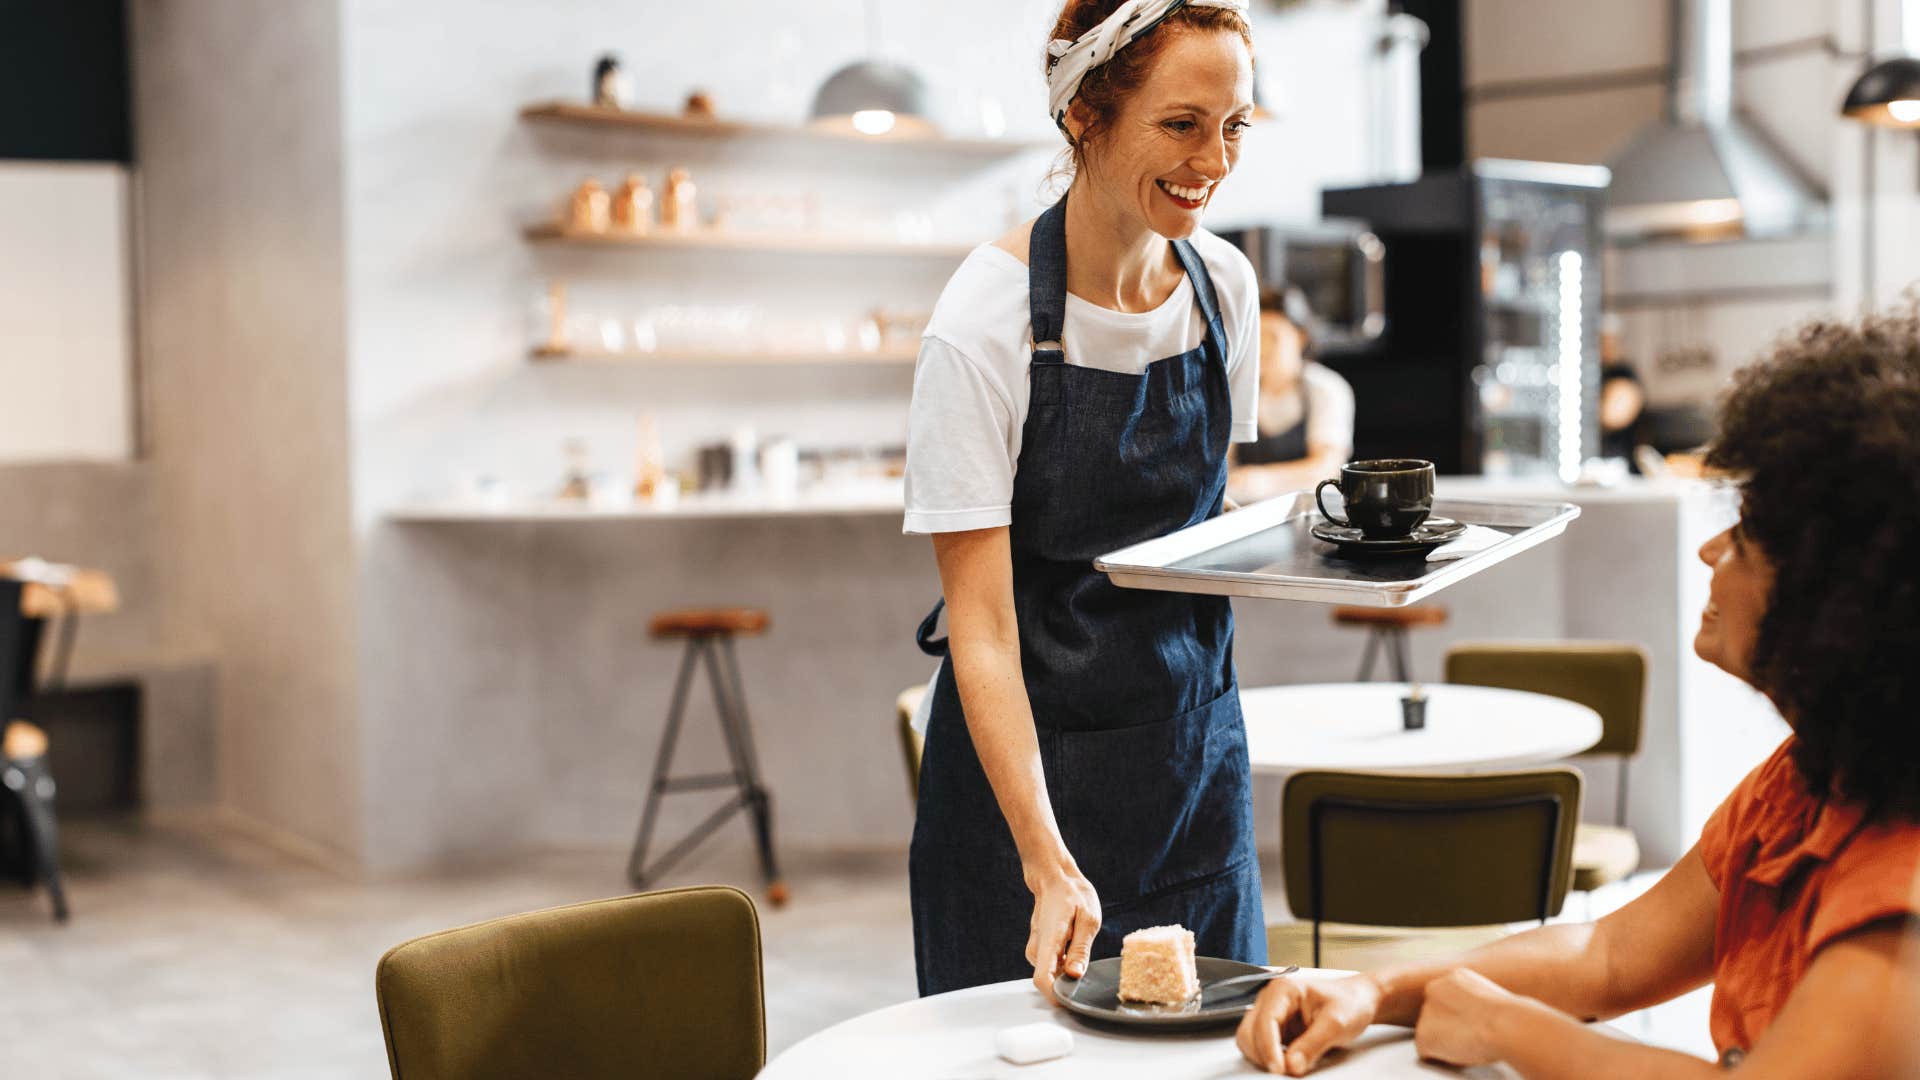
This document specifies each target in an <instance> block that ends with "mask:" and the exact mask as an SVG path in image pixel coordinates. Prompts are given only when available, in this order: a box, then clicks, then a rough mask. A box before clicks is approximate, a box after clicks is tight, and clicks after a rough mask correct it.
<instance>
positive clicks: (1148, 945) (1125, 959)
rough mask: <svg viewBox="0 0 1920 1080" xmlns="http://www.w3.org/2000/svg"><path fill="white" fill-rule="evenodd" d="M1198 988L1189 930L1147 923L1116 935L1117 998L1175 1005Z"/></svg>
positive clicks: (1197, 991)
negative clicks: (1118, 965) (1118, 941)
mask: <svg viewBox="0 0 1920 1080" xmlns="http://www.w3.org/2000/svg"><path fill="white" fill-rule="evenodd" d="M1199 992H1200V979H1199V977H1198V976H1196V975H1195V974H1194V972H1193V931H1191V930H1189V929H1187V928H1186V927H1184V926H1178V925H1176V926H1149V927H1147V928H1146V929H1145V930H1135V931H1134V932H1133V933H1131V934H1128V935H1127V936H1126V937H1124V938H1121V939H1120V1000H1121V1001H1142V1002H1151V1003H1153V1004H1156V1005H1179V1004H1181V1003H1182V1002H1185V1001H1186V1000H1187V999H1188V998H1190V997H1192V996H1194V995H1195V994H1198V993H1199Z"/></svg>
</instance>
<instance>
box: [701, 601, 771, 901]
mask: <svg viewBox="0 0 1920 1080" xmlns="http://www.w3.org/2000/svg"><path fill="white" fill-rule="evenodd" d="M720 646H721V647H720V648H719V649H718V650H717V651H718V653H719V654H720V655H719V660H720V664H719V668H724V669H725V677H724V679H723V678H721V671H720V670H719V668H715V669H714V670H713V674H714V691H715V693H716V694H718V695H719V696H720V698H721V709H720V713H721V718H720V723H721V726H722V728H723V729H724V730H725V731H726V732H727V735H728V738H727V749H728V751H729V752H730V753H731V754H732V755H733V764H734V770H735V772H736V773H737V774H739V775H740V777H741V778H742V781H743V785H742V791H741V795H742V797H743V798H744V799H745V801H746V805H747V809H748V810H749V811H750V812H751V813H752V815H753V838H754V843H755V846H756V847H757V848H758V849H759V854H760V875H761V877H762V879H764V880H765V882H766V885H767V900H768V902H769V903H771V904H773V905H774V906H775V907H780V906H782V905H784V904H785V903H786V902H787V900H788V898H789V895H790V894H789V892H788V889H787V883H786V882H785V881H784V880H783V879H782V878H781V877H780V867H779V863H778V861H777V859H776V858H775V856H774V852H773V796H772V795H771V794H770V793H769V792H768V791H767V786H766V783H765V782H764V781H763V780H762V779H761V776H760V760H759V755H757V754H756V753H754V748H753V728H752V727H751V726H750V725H749V722H748V719H747V694H746V688H745V687H744V686H742V685H741V682H740V661H739V658H738V656H737V655H736V654H735V653H734V650H733V639H732V638H731V637H728V638H723V639H721V642H720ZM713 661H714V656H713V655H712V653H709V654H708V662H709V663H710V664H711V663H713ZM723 682H724V683H725V684H726V691H725V692H724V693H722V692H721V683H723Z"/></svg>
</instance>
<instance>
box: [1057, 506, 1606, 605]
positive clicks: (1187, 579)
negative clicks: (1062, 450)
mask: <svg viewBox="0 0 1920 1080" xmlns="http://www.w3.org/2000/svg"><path fill="white" fill-rule="evenodd" d="M1433 513H1434V514H1435V515H1436V516H1438V517H1449V518H1452V519H1454V520H1455V521H1459V522H1463V523H1465V524H1468V525H1484V526H1487V527H1488V528H1491V529H1494V530H1496V531H1498V532H1502V533H1505V534H1506V539H1505V540H1501V541H1498V542H1496V543H1494V544H1492V545H1490V546H1488V547H1486V548H1483V549H1481V550H1479V551H1475V552H1472V553H1470V554H1467V555H1464V556H1461V557H1459V558H1457V559H1453V560H1450V561H1446V562H1428V561H1427V557H1426V556H1425V555H1418V554H1416V555H1390V556H1381V557H1370V558H1350V557H1346V556H1342V555H1338V554H1336V553H1335V551H1336V549H1335V548H1334V546H1333V545H1332V544H1328V543H1323V542H1321V541H1319V540H1316V539H1314V538H1313V536H1312V535H1311V534H1309V533H1308V532H1307V529H1308V528H1309V527H1310V526H1311V525H1312V524H1313V523H1314V522H1315V521H1317V520H1319V519H1320V512H1319V510H1317V509H1316V508H1315V507H1314V504H1313V495H1312V494H1311V493H1309V492H1304V491H1301V492H1295V493H1293V494H1291V495H1281V496H1277V497H1275V498H1272V499H1267V500H1264V501H1262V502H1257V503H1254V504H1252V505H1250V506H1244V507H1242V508H1240V509H1239V510H1236V511H1234V512H1233V513H1230V514H1221V515H1220V516H1219V517H1216V518H1213V519H1211V520H1208V521H1203V522H1201V523H1200V524H1198V525H1194V526H1192V527H1190V528H1185V529H1181V530H1180V531H1178V532H1174V533H1169V534H1168V535H1166V536H1162V537H1159V538H1158V539H1154V540H1148V541H1146V542H1145V543H1140V544H1135V545H1133V546H1132V547H1127V548H1121V549H1120V550H1119V551H1115V552H1112V553H1110V554H1107V555H1103V556H1101V557H1100V558H1098V559H1095V560H1094V561H1093V565H1094V568H1095V569H1097V570H1100V571H1102V572H1103V573H1105V574H1106V575H1107V576H1108V577H1109V578H1111V579H1112V580H1113V583H1114V584H1116V585H1121V586H1124V587H1126V588H1129V589H1158V590H1161V591H1163V592H1186V593H1209V594H1212V595H1215V596H1259V597H1265V598H1267V599H1271V600H1306V601H1309V602H1312V603H1319V604H1355V605H1360V606H1364V607H1402V606H1404V605H1407V604H1411V603H1414V602H1415V601H1418V600H1421V599H1423V598H1425V597H1428V596H1432V595H1433V594H1434V593H1437V592H1439V591H1440V590H1441V589H1444V588H1446V587H1447V586H1449V585H1453V584H1456V583H1458V582H1462V581H1465V580H1466V579H1468V578H1470V577H1472V576H1473V575H1475V574H1477V573H1479V572H1480V571H1482V570H1485V569H1486V568H1487V567H1489V566H1493V565H1496V564H1498V563H1503V562H1505V561H1507V560H1508V559H1511V558H1513V557H1514V556H1515V555H1518V554H1520V553H1521V552H1523V551H1525V550H1527V549H1528V548H1531V547H1537V546H1538V545H1540V544H1543V543H1545V542H1546V541H1548V540H1551V539H1553V538H1554V537H1556V536H1559V535H1560V534H1561V533H1563V532H1565V531H1566V528H1567V522H1569V521H1572V520H1573V519H1574V518H1577V517H1579V516H1580V508H1579V507H1577V506H1574V505H1572V504H1571V503H1537V502H1511V501H1506V500H1495V499H1449V498H1445V497H1437V498H1435V499H1434V500H1433Z"/></svg>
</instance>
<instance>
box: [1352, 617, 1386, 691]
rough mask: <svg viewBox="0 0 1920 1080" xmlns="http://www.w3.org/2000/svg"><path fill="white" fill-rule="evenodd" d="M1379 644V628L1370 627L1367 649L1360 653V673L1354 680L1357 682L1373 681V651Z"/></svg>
mask: <svg viewBox="0 0 1920 1080" xmlns="http://www.w3.org/2000/svg"><path fill="white" fill-rule="evenodd" d="M1379 645H1380V631H1379V629H1378V628H1373V629H1369V630H1368V631H1367V647H1366V650H1365V651H1364V652H1362V653H1361V654H1360V674H1359V676H1358V677H1357V678H1356V679H1355V680H1354V681H1355V682H1372V681H1373V653H1374V650H1375V649H1376V648H1377V647H1379Z"/></svg>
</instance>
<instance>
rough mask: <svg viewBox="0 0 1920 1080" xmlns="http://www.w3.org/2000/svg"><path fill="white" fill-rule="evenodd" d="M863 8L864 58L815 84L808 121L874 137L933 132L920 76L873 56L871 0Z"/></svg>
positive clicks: (816, 125) (925, 91) (876, 36)
mask: <svg viewBox="0 0 1920 1080" xmlns="http://www.w3.org/2000/svg"><path fill="white" fill-rule="evenodd" d="M866 12H867V56H868V59H864V60H856V61H854V62H853V63H851V64H848V65H846V66H845V67H843V68H841V69H840V70H838V71H836V72H834V73H833V74H832V75H829V76H827V81H826V82H823V83H821V84H820V90H819V92H817V93H816V94H814V96H813V113H812V120H811V124H812V126H813V127H816V128H824V129H827V130H837V131H851V132H857V133H858V134H861V135H868V136H873V137H875V138H878V137H882V136H887V135H896V136H900V135H904V136H928V135H937V134H939V131H938V129H937V128H936V127H935V126H934V124H933V122H932V121H931V120H929V119H927V115H928V113H929V112H930V109H929V108H928V92H927V83H926V80H925V79H922V78H921V77H920V75H919V73H918V72H915V71H914V70H913V69H912V68H909V67H907V66H905V65H904V64H895V63H889V62H887V61H884V60H879V59H875V58H874V55H875V53H876V52H877V49H876V43H877V41H878V37H879V35H878V34H877V32H876V31H875V28H874V7H873V0H867V2H866Z"/></svg>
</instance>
